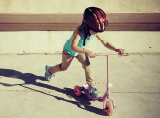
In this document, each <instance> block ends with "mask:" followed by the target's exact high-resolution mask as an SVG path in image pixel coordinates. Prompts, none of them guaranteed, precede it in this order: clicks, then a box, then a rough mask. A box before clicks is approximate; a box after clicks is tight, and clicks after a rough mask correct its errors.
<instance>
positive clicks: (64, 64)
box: [49, 50, 74, 74]
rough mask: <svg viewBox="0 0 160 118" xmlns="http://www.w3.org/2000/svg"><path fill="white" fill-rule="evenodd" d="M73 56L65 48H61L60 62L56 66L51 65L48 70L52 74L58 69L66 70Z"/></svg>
mask: <svg viewBox="0 0 160 118" xmlns="http://www.w3.org/2000/svg"><path fill="white" fill-rule="evenodd" d="M73 58H74V56H72V55H70V54H69V53H67V52H66V51H65V50H63V52H62V63H60V64H58V65H56V66H53V67H51V68H50V70H49V71H50V72H51V73H52V74H54V73H56V72H59V71H65V70H67V68H68V67H69V65H70V64H71V62H72V60H73Z"/></svg>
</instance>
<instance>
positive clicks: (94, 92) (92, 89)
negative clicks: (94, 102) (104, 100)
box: [88, 86, 101, 98]
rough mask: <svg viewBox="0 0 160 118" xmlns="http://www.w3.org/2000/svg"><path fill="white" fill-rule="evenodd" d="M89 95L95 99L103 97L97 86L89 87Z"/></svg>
mask: <svg viewBox="0 0 160 118" xmlns="http://www.w3.org/2000/svg"><path fill="white" fill-rule="evenodd" d="M88 93H89V94H91V95H92V97H93V98H97V97H101V95H100V93H99V92H98V91H97V89H96V88H95V86H91V87H89V89H88Z"/></svg>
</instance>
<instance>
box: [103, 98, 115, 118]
mask: <svg viewBox="0 0 160 118" xmlns="http://www.w3.org/2000/svg"><path fill="white" fill-rule="evenodd" d="M104 111H105V112H107V114H108V115H109V116H111V115H112V114H113V105H112V103H111V101H109V100H107V101H106V102H105V107H104Z"/></svg>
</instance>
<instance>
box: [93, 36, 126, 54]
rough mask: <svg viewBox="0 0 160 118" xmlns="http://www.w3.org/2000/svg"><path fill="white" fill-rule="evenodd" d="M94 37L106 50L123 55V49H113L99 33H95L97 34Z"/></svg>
mask: <svg viewBox="0 0 160 118" xmlns="http://www.w3.org/2000/svg"><path fill="white" fill-rule="evenodd" d="M96 37H97V38H98V40H100V41H101V42H102V44H103V45H104V46H105V47H106V48H108V49H110V50H113V51H115V52H121V54H124V51H125V50H124V49H117V48H116V47H114V46H113V45H112V44H111V43H110V42H108V41H107V40H105V39H104V38H103V36H102V35H101V34H100V33H97V34H96Z"/></svg>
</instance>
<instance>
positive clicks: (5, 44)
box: [0, 0, 160, 54]
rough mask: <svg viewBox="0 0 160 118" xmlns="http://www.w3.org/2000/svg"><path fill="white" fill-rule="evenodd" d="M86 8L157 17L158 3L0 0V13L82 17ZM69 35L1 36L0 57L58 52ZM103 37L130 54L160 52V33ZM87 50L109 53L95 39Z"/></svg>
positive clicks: (106, 34) (115, 33) (117, 33)
mask: <svg viewBox="0 0 160 118" xmlns="http://www.w3.org/2000/svg"><path fill="white" fill-rule="evenodd" d="M89 6H96V7H100V8H102V9H103V10H104V11H105V12H107V13H160V0H141V1H139V0H0V13H83V11H84V9H85V8H86V7H89ZM71 35H72V32H70V31H25V32H24V31H20V32H0V54H5V53H23V52H25V53H55V52H59V51H62V49H63V45H64V43H65V41H66V40H67V39H69V38H70V36H71ZM103 35H104V37H105V38H106V39H108V40H109V41H110V42H112V43H113V44H114V45H115V46H116V47H118V48H125V49H126V51H127V52H130V53H137V52H160V48H159V45H160V32H150V31H146V32H143V31H140V32H137V31H136V32H135V31H106V32H104V33H103ZM87 47H88V48H89V49H91V50H93V51H95V52H106V51H107V52H108V51H109V50H107V49H106V48H104V47H103V45H102V44H101V43H100V42H99V41H98V40H96V39H95V40H93V42H91V44H90V45H88V46H87ZM95 47H98V48H96V49H95Z"/></svg>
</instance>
